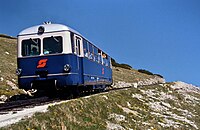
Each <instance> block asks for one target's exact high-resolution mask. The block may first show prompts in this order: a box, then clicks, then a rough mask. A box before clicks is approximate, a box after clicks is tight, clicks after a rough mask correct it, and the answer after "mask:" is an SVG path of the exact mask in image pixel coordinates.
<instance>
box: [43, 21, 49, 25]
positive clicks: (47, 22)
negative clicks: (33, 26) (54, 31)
mask: <svg viewBox="0 0 200 130" xmlns="http://www.w3.org/2000/svg"><path fill="white" fill-rule="evenodd" d="M43 24H51V22H50V21H46V22H43Z"/></svg>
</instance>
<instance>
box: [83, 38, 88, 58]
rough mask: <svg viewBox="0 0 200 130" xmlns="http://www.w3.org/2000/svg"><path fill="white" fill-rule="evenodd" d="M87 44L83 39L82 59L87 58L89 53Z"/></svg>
mask: <svg viewBox="0 0 200 130" xmlns="http://www.w3.org/2000/svg"><path fill="white" fill-rule="evenodd" d="M88 50H89V49H88V42H87V40H85V39H83V53H84V57H87V58H88V57H89V53H88V52H89V51H88Z"/></svg>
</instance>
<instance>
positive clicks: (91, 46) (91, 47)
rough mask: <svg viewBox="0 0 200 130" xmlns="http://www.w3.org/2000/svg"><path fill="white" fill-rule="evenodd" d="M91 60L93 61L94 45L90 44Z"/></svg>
mask: <svg viewBox="0 0 200 130" xmlns="http://www.w3.org/2000/svg"><path fill="white" fill-rule="evenodd" d="M89 59H90V60H93V45H92V44H91V43H89Z"/></svg>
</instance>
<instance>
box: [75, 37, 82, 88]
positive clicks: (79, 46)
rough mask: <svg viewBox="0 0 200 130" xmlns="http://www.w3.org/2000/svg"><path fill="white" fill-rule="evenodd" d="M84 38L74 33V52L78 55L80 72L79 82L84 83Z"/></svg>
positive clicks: (77, 60)
mask: <svg viewBox="0 0 200 130" xmlns="http://www.w3.org/2000/svg"><path fill="white" fill-rule="evenodd" d="M82 48H83V40H82V38H81V37H80V36H78V35H74V53H75V54H76V55H77V58H76V62H77V72H78V73H79V84H83V78H82V76H83V61H82V60H83V59H82V58H81V57H83V49H82Z"/></svg>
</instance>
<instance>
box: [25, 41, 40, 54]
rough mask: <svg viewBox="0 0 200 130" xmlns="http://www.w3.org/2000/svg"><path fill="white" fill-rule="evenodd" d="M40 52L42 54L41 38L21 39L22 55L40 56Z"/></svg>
mask: <svg viewBox="0 0 200 130" xmlns="http://www.w3.org/2000/svg"><path fill="white" fill-rule="evenodd" d="M28 41H29V42H28ZM24 51H25V52H24ZM40 54H41V39H40V38H34V39H32V38H29V39H23V40H22V41H21V55H22V56H23V57H26V56H39V55H40Z"/></svg>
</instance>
